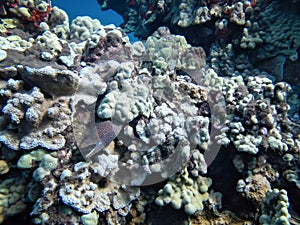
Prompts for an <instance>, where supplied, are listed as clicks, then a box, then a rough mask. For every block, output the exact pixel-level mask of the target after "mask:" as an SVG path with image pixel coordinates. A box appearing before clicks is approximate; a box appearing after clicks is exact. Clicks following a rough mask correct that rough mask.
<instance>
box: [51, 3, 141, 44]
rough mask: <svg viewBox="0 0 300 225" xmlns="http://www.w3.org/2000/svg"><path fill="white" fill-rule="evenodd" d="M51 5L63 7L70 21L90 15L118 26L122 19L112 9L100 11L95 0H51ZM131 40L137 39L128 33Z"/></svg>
mask: <svg viewBox="0 0 300 225" xmlns="http://www.w3.org/2000/svg"><path fill="white" fill-rule="evenodd" d="M51 3H52V6H57V7H58V8H60V9H63V10H64V11H66V12H67V14H68V15H69V19H70V22H71V21H72V20H73V19H74V18H75V17H77V16H90V17H91V18H93V19H98V20H100V22H101V24H103V25H108V24H115V25H116V26H119V25H120V24H121V23H122V21H123V19H122V17H121V16H120V15H119V14H117V13H116V12H114V11H113V10H106V11H102V10H101V9H100V5H99V4H98V3H97V1H96V0H52V1H51ZM128 36H129V39H130V40H131V41H136V40H137V39H136V38H135V37H134V36H133V35H132V34H130V35H128Z"/></svg>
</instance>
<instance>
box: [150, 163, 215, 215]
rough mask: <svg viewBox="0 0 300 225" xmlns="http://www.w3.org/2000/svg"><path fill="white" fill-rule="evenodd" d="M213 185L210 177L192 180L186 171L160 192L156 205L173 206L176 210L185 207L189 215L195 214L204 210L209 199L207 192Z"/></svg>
mask: <svg viewBox="0 0 300 225" xmlns="http://www.w3.org/2000/svg"><path fill="white" fill-rule="evenodd" d="M211 184H212V180H211V179H210V178H208V177H202V176H199V177H197V178H196V179H192V178H190V177H189V176H188V172H187V169H185V170H184V172H183V174H181V175H176V176H173V177H172V178H170V180H169V181H168V183H167V184H166V185H165V186H164V188H163V189H161V190H159V192H158V197H157V198H156V199H155V203H156V204H157V205H159V206H164V205H167V204H171V206H172V207H173V208H175V209H180V208H181V207H182V206H183V207H184V211H185V212H186V213H187V214H189V215H191V214H194V213H196V212H197V211H199V210H203V202H205V201H207V200H208V198H209V193H208V192H207V191H208V188H209V187H210V185H211Z"/></svg>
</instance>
